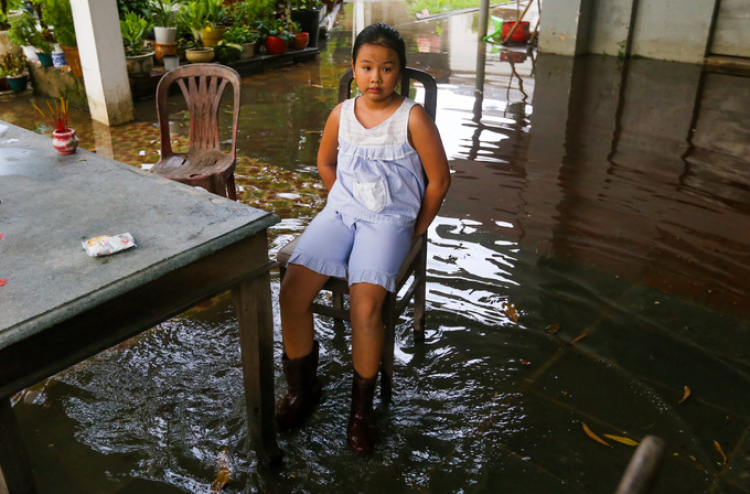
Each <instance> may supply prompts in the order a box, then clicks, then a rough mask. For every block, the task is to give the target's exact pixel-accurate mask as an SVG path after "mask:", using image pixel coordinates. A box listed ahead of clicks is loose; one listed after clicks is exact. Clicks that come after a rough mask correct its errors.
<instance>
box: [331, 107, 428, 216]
mask: <svg viewBox="0 0 750 494" xmlns="http://www.w3.org/2000/svg"><path fill="white" fill-rule="evenodd" d="M356 100H357V98H353V99H348V100H346V101H344V103H343V105H342V108H341V118H340V120H339V147H338V151H339V152H338V160H337V163H336V182H335V183H334V184H333V187H332V188H331V192H330V193H329V195H328V206H331V207H334V208H335V209H336V210H337V211H339V212H340V213H344V214H346V215H349V216H352V217H354V218H358V219H361V220H364V221H368V222H371V223H381V224H393V225H400V226H411V225H414V222H415V221H416V218H417V214H418V213H419V209H420V207H421V205H422V198H423V197H424V190H425V175H424V170H423V168H422V162H421V161H420V159H419V155H418V154H417V151H416V150H415V149H414V148H413V147H412V146H411V144H409V138H408V125H409V112H410V111H411V108H412V107H413V106H414V105H415V104H417V103H416V102H414V101H413V100H410V99H408V98H404V101H403V103H401V106H399V108H398V109H397V110H396V112H395V113H394V114H393V115H391V116H390V117H388V119H386V120H385V121H383V122H382V123H380V124H379V125H377V126H376V127H373V128H371V129H366V128H365V127H364V126H362V124H361V123H360V122H359V120H357V117H356V116H355V114H354V105H355V104H356Z"/></svg>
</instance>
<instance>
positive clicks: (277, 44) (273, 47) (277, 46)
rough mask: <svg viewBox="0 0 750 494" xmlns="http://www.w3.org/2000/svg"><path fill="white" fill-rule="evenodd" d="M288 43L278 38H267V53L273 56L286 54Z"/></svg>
mask: <svg viewBox="0 0 750 494" xmlns="http://www.w3.org/2000/svg"><path fill="white" fill-rule="evenodd" d="M286 48H287V46H286V43H285V42H284V40H283V39H281V38H279V37H278V36H268V37H266V51H267V52H268V53H270V54H271V55H281V54H282V53H286Z"/></svg>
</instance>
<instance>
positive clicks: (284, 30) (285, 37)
mask: <svg viewBox="0 0 750 494" xmlns="http://www.w3.org/2000/svg"><path fill="white" fill-rule="evenodd" d="M255 25H256V27H257V28H258V33H259V39H262V40H263V43H262V44H263V45H264V46H265V47H266V51H267V52H268V53H270V54H271V55H281V54H282V53H285V52H286V50H287V48H288V47H289V44H290V43H291V42H292V41H293V40H295V39H296V38H295V37H294V35H292V34H291V33H290V32H289V31H288V26H287V23H286V21H284V20H283V19H268V20H265V21H257V22H256V23H255Z"/></svg>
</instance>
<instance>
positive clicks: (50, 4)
mask: <svg viewBox="0 0 750 494" xmlns="http://www.w3.org/2000/svg"><path fill="white" fill-rule="evenodd" d="M35 3H37V4H38V5H41V7H42V22H44V24H46V25H49V26H52V29H53V31H54V34H55V41H57V42H58V43H60V44H61V45H65V46H77V44H76V29H75V26H74V24H73V11H72V10H71V9H70V0H35Z"/></svg>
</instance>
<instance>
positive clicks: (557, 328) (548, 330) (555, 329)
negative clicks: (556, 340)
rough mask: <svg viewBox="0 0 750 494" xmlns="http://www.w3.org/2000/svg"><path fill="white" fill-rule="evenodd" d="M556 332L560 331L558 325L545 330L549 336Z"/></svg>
mask: <svg viewBox="0 0 750 494" xmlns="http://www.w3.org/2000/svg"><path fill="white" fill-rule="evenodd" d="M558 331H560V325H559V324H553V325H551V326H550V327H548V328H547V332H548V333H549V334H555V333H557V332H558Z"/></svg>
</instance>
